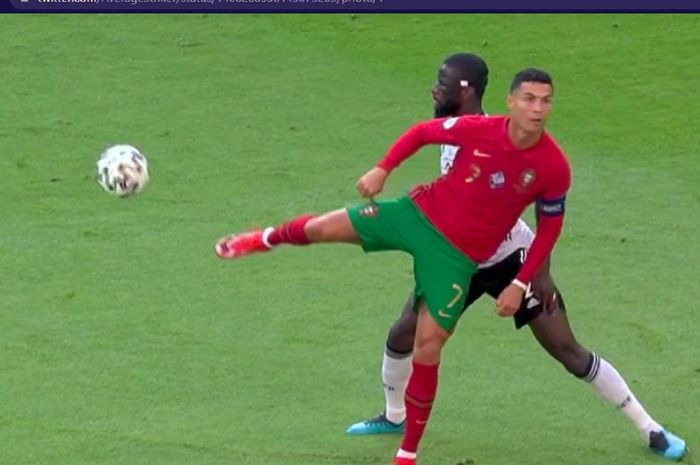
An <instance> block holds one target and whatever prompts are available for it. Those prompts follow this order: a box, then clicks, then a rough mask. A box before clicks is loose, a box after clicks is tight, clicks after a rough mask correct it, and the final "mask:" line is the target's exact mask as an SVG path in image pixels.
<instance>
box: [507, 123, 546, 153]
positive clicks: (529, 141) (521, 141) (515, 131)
mask: <svg viewBox="0 0 700 465" xmlns="http://www.w3.org/2000/svg"><path fill="white" fill-rule="evenodd" d="M508 138H509V139H510V143H511V144H513V146H514V147H515V148H516V149H518V150H526V149H529V148H530V147H534V146H535V145H537V143H538V142H539V141H540V138H542V131H538V132H532V131H525V130H524V129H523V128H521V127H520V126H518V125H517V124H514V123H513V121H512V120H511V121H510V123H509V124H508Z"/></svg>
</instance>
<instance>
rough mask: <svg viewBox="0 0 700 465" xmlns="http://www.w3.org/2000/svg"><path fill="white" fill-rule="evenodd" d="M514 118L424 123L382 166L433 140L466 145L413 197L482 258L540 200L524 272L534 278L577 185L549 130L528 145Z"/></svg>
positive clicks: (465, 250) (464, 118) (451, 237)
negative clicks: (520, 145) (522, 145)
mask: <svg viewBox="0 0 700 465" xmlns="http://www.w3.org/2000/svg"><path fill="white" fill-rule="evenodd" d="M509 121H510V119H509V118H508V117H486V116H474V115H469V116H462V117H455V118H447V119H436V120H431V121H427V122H424V123H419V124H417V125H415V126H413V127H412V128H411V129H409V130H408V131H407V132H406V133H405V134H404V135H403V136H401V137H400V138H399V139H398V140H397V141H396V143H394V145H393V146H392V147H391V148H390V149H389V152H388V153H387V155H386V156H385V157H384V158H383V159H382V160H381V161H380V162H379V163H378V165H377V166H379V167H381V168H384V169H386V170H387V171H391V170H393V169H394V168H396V167H397V166H398V165H399V164H400V163H401V162H402V161H403V160H405V159H406V158H408V157H409V156H410V155H412V154H413V153H415V152H416V151H418V149H420V148H421V147H422V146H424V145H427V144H449V145H455V146H458V147H459V154H458V156H457V157H456V158H455V162H454V164H453V166H452V169H451V170H450V171H449V172H448V173H446V174H445V175H443V176H441V177H439V178H438V179H436V180H435V181H433V182H432V183H431V184H426V185H420V186H418V187H416V188H414V189H413V190H412V191H411V193H410V196H411V198H412V200H413V202H414V203H415V204H416V206H417V207H418V208H419V209H420V210H421V211H422V212H423V214H424V215H425V216H426V217H427V218H428V220H429V221H430V222H431V223H432V224H433V226H434V227H435V228H436V229H437V230H438V231H440V232H441V233H442V234H443V235H444V236H445V238H446V239H447V240H448V241H450V242H451V243H452V244H453V245H454V246H455V247H456V248H457V249H459V250H460V251H462V252H463V253H464V254H465V255H466V256H468V257H469V258H471V259H472V260H474V261H475V262H482V261H484V260H486V259H488V258H489V257H490V256H491V255H492V254H493V253H494V252H495V251H496V249H497V248H498V245H499V244H500V243H501V242H502V241H503V240H504V238H505V237H506V234H508V231H510V229H511V228H512V227H513V225H514V224H515V222H516V221H517V220H518V218H519V217H520V215H522V213H523V211H524V210H525V209H526V208H527V207H528V206H529V205H530V204H532V203H534V202H538V218H539V219H540V221H539V223H538V227H537V233H536V235H535V241H534V242H533V244H532V247H531V248H530V251H529V253H528V258H527V259H526V262H525V264H524V265H523V268H522V270H521V272H520V274H519V275H518V278H519V279H521V280H522V281H524V282H528V281H530V279H531V278H532V276H533V275H534V273H535V271H536V270H537V269H538V268H539V266H540V265H541V264H542V262H543V261H544V259H545V258H546V256H547V255H548V254H549V253H550V252H551V250H552V248H553V247H554V243H555V242H556V239H557V237H558V236H559V233H560V231H561V227H562V221H563V215H564V202H565V198H566V193H567V191H568V189H569V186H570V183H571V171H570V168H569V163H568V161H567V159H566V156H565V155H564V153H563V151H562V150H561V149H560V148H559V146H558V145H557V143H556V142H555V141H554V139H553V138H552V137H551V136H550V135H549V134H548V133H546V132H545V133H544V134H543V135H542V137H541V138H540V140H539V141H538V143H537V144H536V145H535V146H533V147H530V148H528V149H525V150H519V149H517V148H515V147H514V146H513V144H512V143H511V141H510V139H509V137H508V124H509Z"/></svg>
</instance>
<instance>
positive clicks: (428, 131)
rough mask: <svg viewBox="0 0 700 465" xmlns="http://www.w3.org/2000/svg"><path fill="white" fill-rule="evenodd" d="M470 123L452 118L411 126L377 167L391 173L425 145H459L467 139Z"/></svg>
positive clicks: (460, 118)
mask: <svg viewBox="0 0 700 465" xmlns="http://www.w3.org/2000/svg"><path fill="white" fill-rule="evenodd" d="M470 126H471V123H470V121H469V119H468V118H464V117H453V118H439V119H433V120H429V121H424V122H422V123H418V124H416V125H415V126H412V127H411V128H410V129H409V130H408V131H406V132H405V133H404V134H403V135H402V136H401V137H399V138H398V139H397V140H396V141H395V142H394V143H393V144H392V146H391V147H390V148H389V150H388V151H387V153H386V155H385V156H384V158H382V159H381V160H380V161H379V163H377V166H378V167H379V168H383V169H385V170H386V171H388V172H391V171H392V170H394V169H395V168H396V167H398V166H399V165H400V164H401V163H402V162H403V161H404V160H406V159H407V158H408V157H410V156H411V155H413V154H414V153H416V152H417V151H418V150H419V149H420V148H421V147H423V146H425V145H431V144H435V145H439V144H446V145H456V146H458V145H460V141H461V140H464V139H465V138H466V137H468V133H469V129H470Z"/></svg>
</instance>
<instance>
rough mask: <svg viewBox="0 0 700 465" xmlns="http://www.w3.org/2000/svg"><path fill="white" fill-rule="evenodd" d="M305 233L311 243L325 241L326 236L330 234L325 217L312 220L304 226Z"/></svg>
mask: <svg viewBox="0 0 700 465" xmlns="http://www.w3.org/2000/svg"><path fill="white" fill-rule="evenodd" d="M304 233H306V237H308V238H309V240H310V241H311V242H321V241H323V239H324V235H327V234H328V227H327V226H326V224H325V221H324V218H323V216H317V217H316V218H312V219H310V220H309V221H308V222H307V223H306V224H305V225H304Z"/></svg>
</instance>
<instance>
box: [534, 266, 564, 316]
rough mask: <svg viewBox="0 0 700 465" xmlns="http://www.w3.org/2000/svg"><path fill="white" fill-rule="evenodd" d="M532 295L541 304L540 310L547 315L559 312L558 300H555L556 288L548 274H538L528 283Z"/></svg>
mask: <svg viewBox="0 0 700 465" xmlns="http://www.w3.org/2000/svg"><path fill="white" fill-rule="evenodd" d="M530 285H531V286H532V293H533V294H535V297H536V298H537V300H539V301H540V302H542V309H543V310H544V311H545V312H547V313H553V312H555V311H557V310H559V300H557V288H556V286H555V285H554V280H553V279H552V276H551V275H550V274H549V273H538V274H537V276H535V279H533V280H532V283H530Z"/></svg>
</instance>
